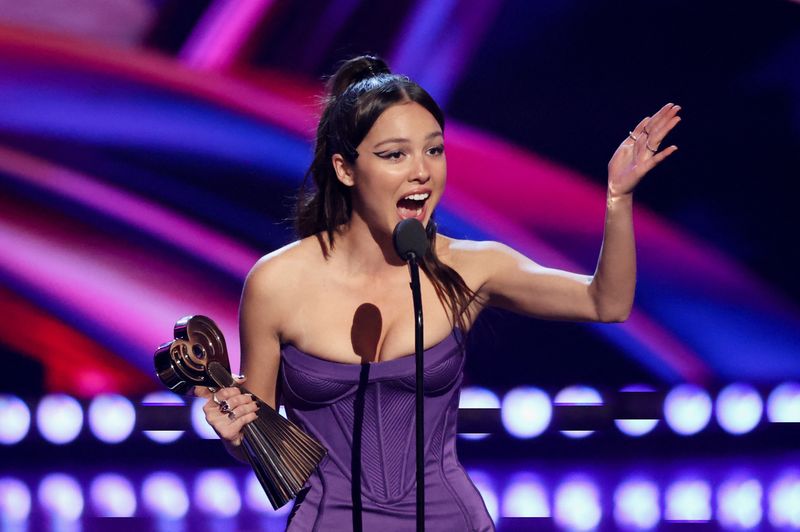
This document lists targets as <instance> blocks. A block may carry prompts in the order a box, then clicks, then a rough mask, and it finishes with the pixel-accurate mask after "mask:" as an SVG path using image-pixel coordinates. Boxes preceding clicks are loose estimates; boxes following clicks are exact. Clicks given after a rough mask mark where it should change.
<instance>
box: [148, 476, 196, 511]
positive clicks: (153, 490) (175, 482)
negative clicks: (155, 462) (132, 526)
mask: <svg viewBox="0 0 800 532" xmlns="http://www.w3.org/2000/svg"><path fill="white" fill-rule="evenodd" d="M142 504H143V505H144V507H145V508H146V509H147V510H148V511H149V512H150V513H151V514H152V515H154V516H155V517H157V518H160V519H168V520H175V519H181V518H183V517H184V516H185V515H186V513H187V512H188V511H189V496H188V495H187V494H186V485H185V484H184V483H183V481H182V480H181V478H180V477H179V476H178V475H176V474H174V473H169V472H166V471H156V472H154V473H152V474H150V475H149V476H148V477H147V478H145V479H144V482H142Z"/></svg>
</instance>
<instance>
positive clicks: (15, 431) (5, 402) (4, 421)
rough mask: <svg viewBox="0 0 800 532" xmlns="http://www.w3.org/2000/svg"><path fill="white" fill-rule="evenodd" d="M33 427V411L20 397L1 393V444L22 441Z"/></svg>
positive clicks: (12, 443)
mask: <svg viewBox="0 0 800 532" xmlns="http://www.w3.org/2000/svg"><path fill="white" fill-rule="evenodd" d="M30 427H31V411H30V410H29V409H28V405H26V404H25V402H24V401H23V400H22V399H20V398H19V397H16V396H13V395H7V394H0V444H3V445H14V444H15V443H19V442H20V441H22V439H23V438H25V436H27V434H28V430H30Z"/></svg>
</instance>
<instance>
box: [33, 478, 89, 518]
mask: <svg viewBox="0 0 800 532" xmlns="http://www.w3.org/2000/svg"><path fill="white" fill-rule="evenodd" d="M38 499H39V504H40V505H41V506H42V508H44V509H45V511H47V512H48V513H49V514H50V516H51V517H52V518H54V519H56V520H57V521H76V520H77V519H79V518H80V516H81V514H82V513H83V494H82V493H81V487H80V485H79V484H78V482H77V481H76V480H75V479H74V478H72V477H70V476H68V475H64V474H61V473H53V474H50V475H47V476H46V477H45V478H43V479H42V482H41V483H40V484H39V491H38Z"/></svg>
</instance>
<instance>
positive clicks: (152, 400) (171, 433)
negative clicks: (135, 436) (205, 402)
mask: <svg viewBox="0 0 800 532" xmlns="http://www.w3.org/2000/svg"><path fill="white" fill-rule="evenodd" d="M142 404H143V405H146V404H167V405H183V404H185V403H184V401H183V398H181V396H179V395H177V394H174V393H172V392H168V391H158V392H153V393H150V394H147V395H146V396H145V397H144V399H142ZM143 432H144V435H145V436H147V437H148V438H150V439H151V440H153V441H154V442H156V443H172V442H174V441H176V440H178V439H179V438H180V437H181V436H183V433H184V431H182V430H145V431H143Z"/></svg>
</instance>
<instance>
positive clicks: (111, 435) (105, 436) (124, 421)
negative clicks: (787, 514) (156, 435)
mask: <svg viewBox="0 0 800 532" xmlns="http://www.w3.org/2000/svg"><path fill="white" fill-rule="evenodd" d="M88 414H89V416H88V417H89V427H90V428H91V429H92V433H93V434H94V435H95V437H97V439H99V440H101V441H103V442H105V443H120V442H122V441H124V440H125V439H126V438H127V437H128V436H130V434H131V432H133V427H134V426H135V425H136V409H135V408H134V407H133V404H132V403H131V402H130V401H129V400H128V399H126V398H125V397H123V396H121V395H117V394H103V395H98V396H97V397H95V398H94V399H92V402H91V403H90V404H89V411H88Z"/></svg>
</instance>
